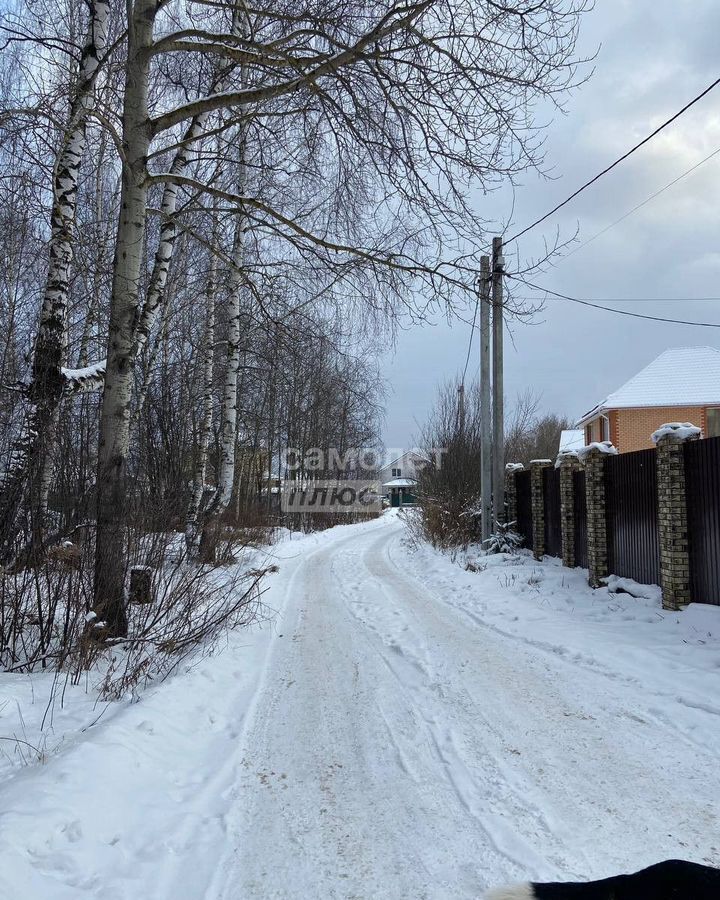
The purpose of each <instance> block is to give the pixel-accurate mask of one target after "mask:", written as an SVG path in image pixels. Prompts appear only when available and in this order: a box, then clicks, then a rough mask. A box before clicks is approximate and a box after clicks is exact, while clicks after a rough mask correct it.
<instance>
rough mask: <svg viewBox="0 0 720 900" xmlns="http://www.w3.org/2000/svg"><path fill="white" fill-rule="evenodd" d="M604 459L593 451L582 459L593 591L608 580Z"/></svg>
mask: <svg viewBox="0 0 720 900" xmlns="http://www.w3.org/2000/svg"><path fill="white" fill-rule="evenodd" d="M605 456H606V454H605V453H603V451H602V450H599V449H597V448H596V447H591V448H590V450H589V451H588V452H587V453H586V454H584V458H583V463H584V465H585V495H586V498H587V545H588V548H587V552H588V571H589V577H588V584H589V585H590V587H592V588H597V587H601V586H602V579H603V578H607V576H608V552H607V519H606V514H605Z"/></svg>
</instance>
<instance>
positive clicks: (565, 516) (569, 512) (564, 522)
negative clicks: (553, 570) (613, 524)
mask: <svg viewBox="0 0 720 900" xmlns="http://www.w3.org/2000/svg"><path fill="white" fill-rule="evenodd" d="M558 459H559V462H560V532H561V535H562V561H563V565H564V566H567V567H568V568H569V569H574V568H575V482H574V481H573V473H574V472H577V471H578V470H579V469H580V468H581V464H580V460H579V459H578V458H577V456H576V455H574V454H573V455H570V454H563V455H562V456H560V457H559V458H558Z"/></svg>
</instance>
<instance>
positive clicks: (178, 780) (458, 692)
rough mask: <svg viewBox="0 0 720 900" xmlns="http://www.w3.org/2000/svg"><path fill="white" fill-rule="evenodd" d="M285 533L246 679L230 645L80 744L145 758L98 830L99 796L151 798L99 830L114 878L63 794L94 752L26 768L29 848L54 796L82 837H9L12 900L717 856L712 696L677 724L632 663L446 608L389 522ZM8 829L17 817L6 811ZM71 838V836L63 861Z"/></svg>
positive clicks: (470, 891)
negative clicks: (564, 650) (147, 836)
mask: <svg viewBox="0 0 720 900" xmlns="http://www.w3.org/2000/svg"><path fill="white" fill-rule="evenodd" d="M289 546H290V548H291V549H292V548H293V544H292V542H291V543H290V545H289ZM294 546H295V548H296V550H297V551H298V552H296V553H295V554H293V553H291V552H289V551H288V550H287V548H286V550H285V551H284V554H285V558H284V561H282V562H281V572H280V574H279V575H278V576H276V577H275V582H274V585H273V588H272V591H271V602H272V603H273V604H274V605H275V606H277V607H278V608H280V609H281V616H280V618H279V620H278V624H277V626H276V629H275V630H274V632H273V633H272V635H271V636H270V635H268V636H267V640H266V641H265V643H263V644H262V645H261V646H259V647H255V648H254V649H253V650H252V654H254V657H253V658H254V662H255V669H254V670H253V674H252V677H251V675H250V674H248V671H249V670H247V669H244V670H242V671H240V670H239V669H238V668H237V665H235V664H234V663H233V658H234V657H235V658H238V657H239V655H240V654H241V653H242V649H241V648H240V647H239V646H238V647H234V646H232V645H231V647H230V648H228V650H226V651H225V652H224V653H223V654H222V655H221V656H220V657H218V658H216V659H214V660H208V661H205V662H204V663H203V666H202V667H201V668H200V669H199V670H196V671H194V672H191V673H189V674H187V675H185V676H182V677H180V676H179V677H177V678H176V679H174V681H173V682H170V683H168V684H167V685H163V686H161V687H160V688H159V689H157V691H155V692H154V693H153V695H152V696H151V697H149V698H148V699H147V700H146V701H143V703H141V704H138V705H136V706H133V707H129V708H128V709H127V710H126V711H125V712H124V713H123V714H122V715H119V716H117V717H116V718H115V719H113V720H112V721H111V722H110V723H109V724H108V725H107V727H106V732H105V734H103V735H102V737H101V738H99V739H98V740H96V742H95V746H94V747H93V748H92V749H93V750H95V751H97V752H98V753H102V743H103V742H105V744H110V745H111V746H114V745H116V744H117V743H118V742H119V743H120V744H121V745H125V744H127V750H128V759H130V758H133V757H134V758H135V759H136V760H137V759H138V757H139V759H140V761H139V762H136V763H135V764H134V765H129V768H128V771H127V772H120V773H117V782H116V783H115V786H114V788H113V781H112V778H111V782H110V785H109V787H108V785H105V786H103V787H102V789H101V791H100V797H99V798H98V802H100V803H103V804H105V805H106V817H105V818H102V821H103V823H106V818H107V816H109V818H110V820H111V821H112V819H113V811H112V809H110V811H108V809H107V807H108V806H109V807H111V808H112V805H113V803H114V802H124V803H125V804H126V805H127V800H125V801H121V799H120V798H121V797H124V796H125V795H129V796H130V797H133V796H135V795H136V792H137V791H138V784H139V785H140V789H141V790H142V791H144V792H145V793H144V796H138V797H137V802H138V804H140V809H139V810H135V811H134V812H127V811H126V812H125V813H124V814H123V815H121V816H118V817H117V818H118V821H117V822H116V823H114V824H113V825H111V826H107V827H108V828H109V830H108V835H109V834H111V833H113V834H115V841H114V842H110V844H111V846H113V847H115V846H116V845H117V844H120V847H121V848H122V850H121V854H120V856H119V857H115V859H116V862H115V864H114V865H113V866H112V869H111V868H110V865H111V859H112V855H113V854H112V851H110V850H109V849H106V850H105V851H104V852H105V853H106V856H102V855H100V856H98V851H97V847H96V848H95V851H93V844H92V841H91V840H90V839H88V836H87V832H88V831H90V832H92V835H93V837H92V840H93V841H95V843H96V844H98V843H99V842H101V843H103V845H104V844H105V843H106V842H105V840H104V838H103V839H102V841H101V840H100V837H99V835H98V834H97V828H98V827H99V826H96V828H95V831H93V816H94V817H95V818H96V819H100V818H101V816H100V814H99V813H98V812H97V811H95V812H93V811H92V810H90V809H88V808H87V804H85V805H83V803H82V802H80V801H79V800H78V798H77V796H74V791H77V790H78V784H80V785H82V780H81V779H78V778H77V773H76V768H77V766H79V765H81V760H82V759H83V754H85V758H87V748H83V747H82V746H80V747H77V748H74V749H73V750H72V751H70V752H69V753H65V754H64V755H63V756H61V757H60V758H59V759H56V760H51V761H50V763H49V764H48V766H47V767H46V769H45V771H44V772H42V773H40V774H41V776H42V777H44V778H45V781H46V782H48V783H50V784H53V785H54V787H53V788H52V789H50V790H51V791H53V795H52V796H53V803H51V804H50V814H49V817H46V818H45V820H44V818H43V815H42V813H43V810H42V799H45V800H46V797H45V796H44V795H43V791H42V790H41V786H42V785H41V781H42V778H39V777H36V778H34V779H30V778H27V779H26V782H27V783H26V787H28V789H29V791H30V802H32V801H33V796H32V792H33V790H34V791H35V792H36V793H37V792H38V791H39V793H40V799H39V800H38V801H37V802H39V803H40V806H41V808H40V809H39V810H38V823H39V825H38V827H39V829H40V832H42V829H43V828H45V829H46V831H48V833H49V834H48V835H47V836H45V837H44V838H43V837H41V834H38V833H37V832H35V833H34V840H35V841H36V843H38V844H39V845H40V846H41V847H45V844H48V843H49V842H51V840H52V839H56V838H57V830H58V828H59V827H60V826H59V824H57V822H55V823H54V824H53V815H55V817H56V819H57V807H58V804H60V803H61V798H62V797H65V798H66V802H67V804H69V806H70V808H71V809H72V807H73V804H75V805H77V806H78V807H79V808H78V810H76V811H72V812H68V811H67V809H64V810H63V814H64V819H63V816H62V815H61V816H60V817H59V819H57V821H58V822H59V821H65V820H72V821H76V820H77V823H78V824H77V825H76V827H75V831H76V832H77V834H76V836H75V837H74V838H73V836H72V835H69V836H66V837H67V840H62V841H61V840H58V839H56V840H55V844H54V845H53V846H52V848H51V849H52V853H46V854H45V855H44V856H43V854H42V853H39V851H38V848H37V847H34V848H33V852H32V855H31V856H30V857H29V858H28V857H25V856H23V850H22V848H21V847H20V846H19V842H18V841H8V840H7V835H6V836H5V838H4V839H3V840H2V842H0V865H2V863H3V862H5V863H9V864H10V865H11V867H12V866H13V865H18V864H20V865H19V867H18V869H17V873H18V878H16V879H13V881H12V883H11V888H12V890H13V894H12V896H20V894H18V893H17V891H18V890H19V889H20V888H22V886H23V884H24V881H23V877H29V876H23V875H22V872H23V871H24V870H23V868H22V866H23V865H25V864H28V863H30V864H32V866H34V865H35V862H36V861H37V860H38V858H39V859H40V865H41V869H42V872H43V873H44V874H43V877H42V878H38V880H37V881H34V882H33V884H34V885H36V889H37V891H38V893H33V890H32V889H29V890H27V889H26V890H25V891H24V893H22V896H24V897H25V898H29V900H34V898H35V897H37V898H38V900H40V897H42V898H43V900H55V897H58V898H61V897H62V898H65V897H70V896H74V897H95V896H97V897H100V896H102V897H104V898H106V900H113V898H123V900H124V898H126V897H127V898H129V897H131V896H135V897H137V896H143V897H144V898H148V900H161V898H162V900H165V898H168V900H169V898H173V900H191V898H192V900H196V898H206V900H253V898H268V900H269V898H278V900H279V898H288V900H290V898H292V900H301V898H302V900H325V898H328V900H329V898H338V900H350V898H363V900H380V898H388V900H389V898H393V900H401V898H403V900H404V898H407V900H420V898H428V900H445V898H447V900H450V898H453V900H462V898H477V897H480V896H481V895H482V892H483V891H484V890H485V888H487V887H490V886H493V885H495V884H497V883H498V882H503V881H506V880H515V879H518V878H526V877H528V876H533V877H553V876H558V875H560V876H563V877H571V876H576V877H579V878H588V877H597V876H601V875H606V874H609V873H611V872H614V871H617V870H621V869H625V868H639V867H641V866H643V865H645V864H648V863H650V862H654V861H657V860H659V859H662V858H665V857H670V856H685V857H687V858H693V859H696V860H698V861H703V860H704V861H708V862H710V863H714V864H718V862H720V851H719V850H718V846H719V844H718V838H717V834H718V820H717V816H718V815H719V814H720V761H719V759H718V754H717V753H716V752H715V747H717V745H715V747H713V746H711V745H712V740H711V738H712V737H713V735H714V736H715V737H720V727H719V726H718V722H720V717H719V716H718V712H720V710H717V709H714V708H712V707H708V708H707V709H700V710H695V713H694V714H697V716H698V717H700V718H699V719H698V722H700V723H701V726H698V728H697V729H696V731H697V735H696V736H695V737H694V736H693V730H692V729H691V728H690V727H682V728H680V727H677V726H676V724H675V723H674V722H673V721H672V719H671V718H670V717H668V715H667V714H665V712H664V710H663V708H662V707H663V704H662V700H661V699H659V695H658V693H657V690H656V688H655V687H653V686H650V685H644V684H643V683H642V682H641V680H639V679H638V678H637V677H636V675H635V674H629V673H624V672H622V671H617V667H602V666H599V665H598V666H595V667H594V666H592V665H587V664H586V663H587V660H580V661H578V659H576V658H574V657H573V656H572V655H567V654H566V655H563V654H558V653H557V652H553V649H552V648H548V647H545V646H543V645H541V644H540V643H537V644H536V643H533V642H531V641H528V640H521V639H519V638H518V637H516V636H514V635H512V634H509V633H508V632H507V631H503V630H502V629H500V628H498V627H494V626H491V625H489V624H488V623H487V622H485V621H484V620H483V617H482V615H475V614H472V613H471V612H468V611H467V610H465V609H463V607H462V606H460V605H458V604H456V603H451V602H449V600H448V596H446V591H445V590H444V588H443V580H442V579H441V578H438V576H437V571H434V570H430V569H429V570H428V571H423V568H422V561H423V559H425V558H426V557H423V556H422V555H420V556H417V557H413V556H412V554H411V553H410V552H409V550H408V548H407V547H406V546H405V545H404V543H403V526H402V525H401V523H400V522H399V521H398V520H397V519H396V518H393V517H384V518H383V519H382V520H380V521H377V522H373V523H368V524H365V525H361V526H348V527H345V528H341V529H335V530H334V533H333V534H327V535H323V536H319V537H316V538H314V539H313V541H312V542H310V543H308V542H303V541H299V542H297V544H295V545H294ZM448 565H450V564H449V563H448ZM458 571H459V574H462V575H463V576H465V577H469V576H467V575H466V573H462V572H461V571H460V570H458ZM558 627H562V623H561V622H560V623H559V625H558ZM252 654H251V655H252ZM638 665H639V663H638V661H637V659H636V658H635V659H633V672H636V671H637V668H638ZM691 674H692V673H691ZM203 679H205V681H206V683H205V689H206V690H207V691H208V692H209V693H210V694H211V695H212V698H213V699H212V701H211V702H210V703H209V704H208V708H209V709H210V719H211V721H212V722H213V723H214V725H213V728H211V729H209V730H208V729H207V727H206V722H205V718H204V716H205V714H207V712H208V708H205V709H203V711H202V713H201V712H200V708H199V707H198V706H197V696H198V683H197V682H198V680H199V681H200V685H202V683H203ZM183 682H185V684H183ZM193 682H195V683H193ZM183 697H184V698H185V701H183ZM188 698H192V702H189V701H188ZM192 709H194V710H196V721H197V724H198V729H197V733H196V735H195V739H194V740H193V739H192V738H193V734H192V725H190V729H191V733H190V735H188V734H187V733H185V730H186V729H187V728H188V723H189V722H192V719H193V717H192V712H191V710H192ZM138 710H140V713H138ZM158 716H160V717H161V720H160V721H158V720H157V717H158ZM163 716H164V719H165V721H162V717H163ZM183 717H185V718H183ZM683 721H685V720H683ZM142 723H152V724H146V727H145V729H144V730H143V728H142ZM685 724H687V723H685ZM158 733H160V734H162V735H163V736H162V738H161V740H160V742H159V743H157V742H156V743H155V744H153V737H156V738H157V736H158ZM173 735H177V738H178V741H179V742H180V746H181V748H182V751H183V758H180V757H179V755H178V754H177V753H176V752H173V751H171V750H170V749H168V756H167V760H166V768H167V770H168V771H167V772H166V773H165V774H164V775H163V776H162V777H158V779H157V780H156V781H155V782H154V783H153V780H152V778H151V773H152V772H153V771H154V769H153V768H152V767H150V768H149V769H148V771H147V772H146V773H145V774H144V775H143V774H142V773H143V765H144V759H145V755H146V754H147V753H149V752H152V753H155V754H161V753H162V748H163V747H168V748H170V747H171V746H172V740H173ZM130 738H131V740H130ZM174 750H175V751H177V747H175V748H174ZM108 752H110V751H108ZM73 753H75V759H74V760H73ZM91 759H92V756H91ZM176 759H177V762H176ZM156 762H157V760H156ZM183 766H185V768H186V769H187V772H186V773H185V774H183V773H184V769H183ZM51 770H52V772H53V775H54V776H55V777H57V776H58V775H59V776H61V778H64V780H65V782H66V783H65V784H64V785H63V786H62V787H61V788H60V789H58V787H57V783H56V782H55V781H54V780H53V777H51V774H50V773H51ZM35 774H37V773H35ZM163 778H164V779H165V780H167V779H168V778H170V780H171V782H172V785H173V786H174V787H173V788H172V791H171V794H172V796H171V799H170V800H167V798H166V796H165V792H166V790H168V789H169V788H167V785H166V783H165V781H164V780H163ZM14 781H18V779H15V780H14ZM91 788H92V784H90V785H89V786H87V785H86V793H87V792H91ZM173 791H174V793H173ZM6 793H7V792H6ZM46 793H47V791H46ZM154 794H157V796H154ZM114 798H115V799H114ZM13 799H14V800H15V801H17V802H20V795H19V794H18V795H17V796H15V797H13V795H12V792H10V801H11V802H12V801H13ZM25 800H26V801H27V795H26V797H25ZM0 802H3V803H7V802H8V797H7V796H5V797H3V796H2V794H0ZM143 804H144V805H145V808H146V809H147V811H148V812H147V816H146V815H144V814H143ZM168 804H169V806H168ZM5 808H7V807H5ZM133 816H134V817H135V818H134V819H133ZM83 817H85V818H86V820H87V821H82V822H81V820H82V819H83ZM48 820H49V821H48ZM153 823H154V825H153ZM1 824H2V827H3V828H6V827H8V826H10V827H12V825H13V819H12V816H11V817H10V819H9V820H8V816H5V817H4V821H2V823H1ZM151 826H152V827H154V832H153V833H155V832H156V831H157V830H158V829H162V833H160V834H156V835H155V837H156V839H155V840H154V841H153V842H151V843H150V846H148V845H147V843H146V844H145V846H144V847H140V846H133V845H132V841H131V838H132V834H133V829H135V838H136V844H138V845H139V844H142V843H143V834H144V832H143V829H145V830H148V829H149V828H150V827H151ZM64 827H66V826H64ZM126 832H129V833H126ZM67 841H70V842H74V843H75V846H77V843H78V842H80V844H83V843H84V844H85V845H87V846H84V847H83V851H82V853H81V855H80V856H79V857H78V858H77V859H75V861H74V863H72V859H73V857H72V852H71V850H68V849H67V847H66V843H67ZM59 844H62V846H58V845H59ZM10 850H12V854H13V855H12V857H9V856H7V855H6V854H8V852H9V851H10ZM63 852H66V857H65V858H64V859H63V858H62V853H63ZM107 854H110V855H109V856H108V855H107ZM3 857H4V859H3ZM48 860H50V864H49V863H48ZM83 860H85V861H86V862H85V865H86V866H87V868H86V869H85V870H84V871H78V869H82V861H83ZM73 865H74V866H75V867H74V868H73ZM43 867H44V868H43ZM6 872H7V869H6ZM33 877H35V875H34V876H33ZM137 879H141V880H142V884H138V880H137ZM1 885H2V875H1V874H0V886H1ZM26 887H28V885H26ZM53 888H56V892H55V893H53ZM41 889H42V893H41V892H40V891H41ZM138 890H139V891H140V893H138ZM2 896H3V897H4V896H5V895H4V894H3V895H2ZM7 896H8V897H9V896H11V895H10V894H8V895H7Z"/></svg>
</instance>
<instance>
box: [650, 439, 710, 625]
mask: <svg viewBox="0 0 720 900" xmlns="http://www.w3.org/2000/svg"><path fill="white" fill-rule="evenodd" d="M666 429H669V430H667V431H666ZM670 429H671V426H663V427H662V428H661V429H659V431H657V432H655V434H654V435H653V439H654V440H655V443H656V446H657V491H658V538H659V544H660V584H661V587H662V603H663V608H664V609H681V608H682V607H683V606H684V605H685V604H686V603H690V600H691V597H690V546H689V540H688V518H687V497H686V495H685V456H684V453H683V444H684V443H685V442H686V441H692V440H697V439H698V437H699V434H700V429H699V428H695V429H694V430H691V429H692V426H688V427H686V428H685V429H684V430H682V429H678V430H677V431H675V430H670Z"/></svg>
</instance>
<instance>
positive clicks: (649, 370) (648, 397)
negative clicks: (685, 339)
mask: <svg viewBox="0 0 720 900" xmlns="http://www.w3.org/2000/svg"><path fill="white" fill-rule="evenodd" d="M713 404H718V405H720V351H718V350H716V349H715V348H714V347H673V348H671V349H669V350H666V351H665V352H664V353H661V354H660V356H658V357H657V359H654V360H653V361H652V362H651V363H650V364H649V365H648V366H645V368H644V369H642V370H641V371H640V372H638V374H637V375H635V376H634V377H633V378H631V379H630V381H628V382H626V383H625V384H624V385H623V386H622V387H620V388H618V389H617V390H616V391H614V392H613V393H612V394H609V395H608V396H607V397H606V398H605V400H603V401H602V403H599V404H598V405H597V406H595V407H594V408H593V409H591V410H589V411H588V412H586V413H585V414H584V415H583V416H582V418H581V419H580V421H579V422H578V425H583V424H584V423H585V422H588V421H589V420H591V419H593V418H595V416H597V415H599V414H600V413H603V412H605V411H606V410H610V409H634V408H638V407H639V408H643V407H653V406H709V405H713Z"/></svg>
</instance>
